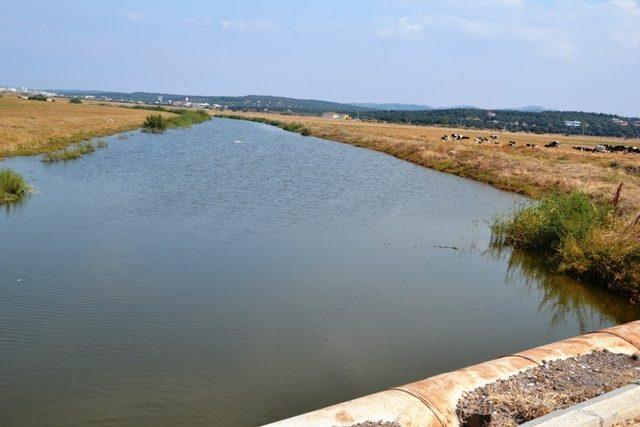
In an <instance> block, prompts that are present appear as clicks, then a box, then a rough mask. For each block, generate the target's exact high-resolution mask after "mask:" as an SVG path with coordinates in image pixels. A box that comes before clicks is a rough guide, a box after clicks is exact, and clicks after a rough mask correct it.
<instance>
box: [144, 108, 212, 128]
mask: <svg viewBox="0 0 640 427" xmlns="http://www.w3.org/2000/svg"><path fill="white" fill-rule="evenodd" d="M160 108H162V107H160ZM158 111H168V112H171V113H173V114H175V115H174V116H171V117H166V118H165V117H163V116H162V115H161V114H151V115H149V116H147V118H146V119H145V121H144V122H143V123H142V130H143V131H144V132H150V133H162V132H164V131H165V130H167V129H168V128H186V127H189V126H191V125H194V124H198V123H202V122H204V121H206V120H211V116H210V115H209V114H208V113H207V112H206V111H203V110H166V109H161V110H158Z"/></svg>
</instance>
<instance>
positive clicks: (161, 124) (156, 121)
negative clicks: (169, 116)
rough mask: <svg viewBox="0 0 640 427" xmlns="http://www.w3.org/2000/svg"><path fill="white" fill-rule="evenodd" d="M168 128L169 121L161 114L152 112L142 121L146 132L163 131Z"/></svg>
mask: <svg viewBox="0 0 640 427" xmlns="http://www.w3.org/2000/svg"><path fill="white" fill-rule="evenodd" d="M166 129H167V121H166V120H165V119H164V117H162V116H161V115H160V114H151V115H149V116H147V118H146V119H145V121H144V122H143V123H142V130H143V131H144V132H151V133H161V132H164V131H165V130H166Z"/></svg>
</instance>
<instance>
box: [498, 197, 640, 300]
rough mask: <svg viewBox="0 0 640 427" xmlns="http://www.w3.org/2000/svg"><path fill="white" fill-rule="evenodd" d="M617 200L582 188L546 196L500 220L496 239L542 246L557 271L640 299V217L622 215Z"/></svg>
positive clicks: (502, 241)
mask: <svg viewBox="0 0 640 427" xmlns="http://www.w3.org/2000/svg"><path fill="white" fill-rule="evenodd" d="M616 199H617V198H616V196H614V200H613V201H611V202H608V201H607V202H600V201H594V200H592V199H591V198H590V197H588V196H587V195H586V194H584V193H581V192H572V193H570V194H565V195H558V194H555V195H551V196H547V197H544V198H543V199H542V200H541V201H539V202H536V203H534V204H533V205H531V206H527V207H523V208H521V209H518V210H516V211H515V212H513V213H512V214H510V215H508V216H506V217H503V218H499V219H497V220H496V222H495V223H494V224H493V231H494V238H495V239H496V240H497V241H498V242H499V243H503V244H507V245H511V246H514V247H516V248H525V249H533V250H536V251H539V252H541V253H543V254H544V255H545V256H546V258H547V259H548V261H549V262H550V263H551V264H552V265H553V266H554V268H555V269H557V270H558V271H561V272H566V273H570V274H573V275H575V276H579V277H584V278H586V279H589V280H592V281H595V282H597V283H600V284H602V285H603V286H606V287H608V288H609V289H613V290H616V291H619V292H622V293H624V294H627V295H628V296H629V297H630V298H631V299H632V300H633V301H635V302H640V216H637V217H635V218H625V217H624V216H621V215H619V213H618V212H617V211H616V205H617V203H618V202H617V200H616Z"/></svg>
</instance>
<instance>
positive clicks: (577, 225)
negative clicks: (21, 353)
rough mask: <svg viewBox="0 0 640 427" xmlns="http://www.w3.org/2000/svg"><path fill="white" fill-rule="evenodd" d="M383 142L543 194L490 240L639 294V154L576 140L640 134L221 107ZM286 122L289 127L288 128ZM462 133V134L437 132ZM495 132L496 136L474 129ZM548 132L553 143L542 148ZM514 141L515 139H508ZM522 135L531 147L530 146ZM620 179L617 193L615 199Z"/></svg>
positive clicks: (375, 144) (419, 159) (384, 147)
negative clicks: (518, 129)
mask: <svg viewBox="0 0 640 427" xmlns="http://www.w3.org/2000/svg"><path fill="white" fill-rule="evenodd" d="M221 116H223V117H228V118H233V119H243V120H251V121H257V122H261V123H266V124H271V125H275V126H278V127H280V128H282V129H287V128H288V127H290V126H293V125H294V124H295V129H296V130H294V131H297V132H299V133H302V130H303V129H304V132H305V134H309V135H313V136H317V137H321V138H326V139H331V140H334V141H339V142H344V143H347V144H351V145H355V146H358V147H364V148H368V149H372V150H376V151H381V152H384V153H387V154H390V155H392V156H395V157H398V158H400V159H403V160H407V161H410V162H412V163H416V164H418V165H421V166H425V167H429V168H432V169H436V170H439V171H443V172H448V173H453V174H456V175H459V176H463V177H466V178H471V179H474V180H476V181H480V182H484V183H487V184H490V185H493V186H495V187H497V188H500V189H503V190H507V191H512V192H516V193H520V194H524V195H527V196H530V197H533V198H536V199H540V200H541V202H540V204H539V205H535V204H534V205H533V206H532V207H525V208H523V209H522V210H518V211H516V212H514V213H513V214H512V215H511V216H507V217H505V218H502V220H501V221H499V222H497V223H496V224H495V225H494V231H495V235H496V239H498V240H501V241H502V242H504V243H508V244H511V245H514V246H517V247H523V248H530V249H534V250H537V251H540V252H541V253H543V254H544V255H545V256H546V257H547V258H548V259H549V261H550V262H551V263H552V265H553V266H554V268H555V269H557V270H559V271H563V272H567V273H570V274H573V275H576V276H580V277H587V278H589V279H590V280H593V281H596V282H599V283H601V284H603V285H604V286H606V287H608V288H610V289H615V290H616V291H621V292H624V293H626V294H628V295H630V296H631V298H632V299H634V300H635V301H637V302H640V224H639V222H640V220H638V219H637V215H638V212H640V155H634V154H620V153H616V154H614V153H588V152H581V151H576V150H573V149H572V148H571V147H572V146H573V145H585V146H593V145H596V144H611V145H618V144H624V145H639V144H640V141H638V140H622V139H616V138H597V137H576V136H563V135H537V134H524V133H510V132H491V133H489V132H488V131H482V130H471V129H455V128H442V127H426V126H410V125H393V124H385V123H370V122H360V121H342V120H330V119H322V118H318V117H305V116H288V115H276V114H265V113H234V114H222V115H221ZM287 130H288V129H287ZM452 133H459V134H465V135H467V136H469V139H468V140H462V141H443V140H441V139H440V138H441V137H442V136H443V135H444V134H448V135H450V134H452ZM490 134H497V136H498V139H497V143H492V142H489V143H485V144H476V143H475V142H474V138H476V137H481V136H483V137H488V136H489V135H490ZM551 140H558V141H560V148H544V144H546V143H547V142H549V141H551ZM510 141H516V146H515V147H512V146H510V145H509V144H508V143H509V142H510ZM527 144H533V145H536V147H527V146H526V145H527ZM620 183H624V187H623V190H622V192H621V193H620V194H619V195H618V197H615V200H614V202H612V199H613V198H614V195H615V194H616V192H617V189H618V188H619V185H620Z"/></svg>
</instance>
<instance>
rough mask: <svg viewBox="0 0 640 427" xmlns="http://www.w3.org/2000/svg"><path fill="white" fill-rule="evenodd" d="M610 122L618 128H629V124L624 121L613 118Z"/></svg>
mask: <svg viewBox="0 0 640 427" xmlns="http://www.w3.org/2000/svg"><path fill="white" fill-rule="evenodd" d="M611 121H612V122H613V123H615V124H617V125H618V126H622V127H627V126H629V122H627V121H625V120H621V119H618V118H615V117H614V118H613V119H611Z"/></svg>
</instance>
